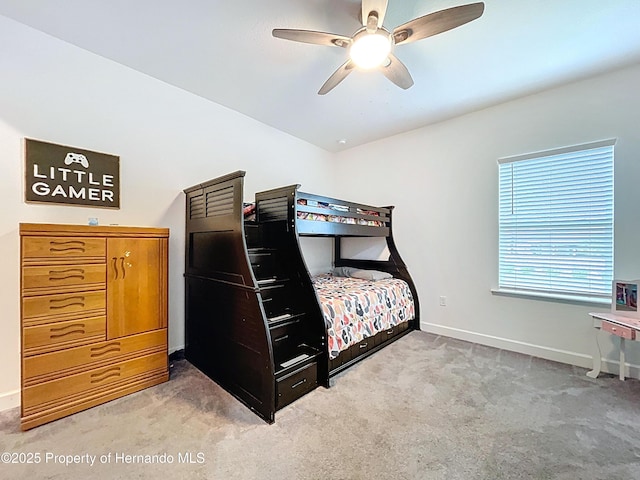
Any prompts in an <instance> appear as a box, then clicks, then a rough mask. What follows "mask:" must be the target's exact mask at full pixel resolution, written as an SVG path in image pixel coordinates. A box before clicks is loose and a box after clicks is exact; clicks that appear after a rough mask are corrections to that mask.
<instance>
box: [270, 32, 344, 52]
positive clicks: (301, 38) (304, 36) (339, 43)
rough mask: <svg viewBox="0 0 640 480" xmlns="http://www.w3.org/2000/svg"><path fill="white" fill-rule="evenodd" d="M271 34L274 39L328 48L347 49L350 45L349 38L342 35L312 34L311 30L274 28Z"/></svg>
mask: <svg viewBox="0 0 640 480" xmlns="http://www.w3.org/2000/svg"><path fill="white" fill-rule="evenodd" d="M271 33H272V34H273V36H274V37H277V38H284V39H285V40H293V41H294V42H303V43H312V44H314V45H328V46H330V47H348V46H349V45H351V37H345V36H344V35H336V34H333V33H325V32H314V31H312V30H294V29H288V28H275V29H274V30H273V32H271Z"/></svg>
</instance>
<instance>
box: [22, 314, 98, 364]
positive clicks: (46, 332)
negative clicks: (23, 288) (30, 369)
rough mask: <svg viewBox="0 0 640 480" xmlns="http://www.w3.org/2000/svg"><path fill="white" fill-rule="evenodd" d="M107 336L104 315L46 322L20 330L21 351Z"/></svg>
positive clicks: (38, 350) (46, 349) (49, 348)
mask: <svg viewBox="0 0 640 480" xmlns="http://www.w3.org/2000/svg"><path fill="white" fill-rule="evenodd" d="M106 338H107V321H106V318H105V317H94V318H86V319H80V320H69V321H66V322H55V323H47V324H44V325H37V326H35V327H25V328H24V330H23V331H22V342H23V353H24V355H33V354H37V353H44V352H50V351H53V350H60V349H61V348H68V347H74V346H76V345H82V344H86V343H88V342H91V341H94V342H100V341H104V340H106Z"/></svg>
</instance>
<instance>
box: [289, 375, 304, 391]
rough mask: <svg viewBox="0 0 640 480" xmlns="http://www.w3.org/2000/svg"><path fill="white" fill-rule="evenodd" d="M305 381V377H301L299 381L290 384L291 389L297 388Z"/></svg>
mask: <svg viewBox="0 0 640 480" xmlns="http://www.w3.org/2000/svg"><path fill="white" fill-rule="evenodd" d="M305 383H307V379H306V378H303V379H302V380H300V381H299V382H296V383H294V384H293V385H291V390H293V389H294V388H298V387H299V386H300V385H304V384H305Z"/></svg>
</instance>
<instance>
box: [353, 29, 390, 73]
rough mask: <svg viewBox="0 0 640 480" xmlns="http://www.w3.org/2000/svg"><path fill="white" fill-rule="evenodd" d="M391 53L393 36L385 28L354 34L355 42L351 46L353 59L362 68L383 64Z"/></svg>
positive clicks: (366, 68)
mask: <svg viewBox="0 0 640 480" xmlns="http://www.w3.org/2000/svg"><path fill="white" fill-rule="evenodd" d="M389 53H391V36H390V35H389V34H388V33H387V32H385V31H384V30H378V31H377V32H376V33H367V32H366V31H363V32H362V33H361V34H359V35H357V36H354V38H353V43H352V44H351V47H350V48H349V56H350V57H351V60H353V62H354V63H355V64H356V65H357V66H358V67H359V68H362V69H365V70H368V69H371V68H375V67H379V66H380V65H383V64H384V63H385V62H386V61H387V59H388V57H389Z"/></svg>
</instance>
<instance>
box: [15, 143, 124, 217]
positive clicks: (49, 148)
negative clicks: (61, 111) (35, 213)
mask: <svg viewBox="0 0 640 480" xmlns="http://www.w3.org/2000/svg"><path fill="white" fill-rule="evenodd" d="M25 142H26V145H25V161H26V169H25V177H26V182H25V201H27V202H37V203H56V204H65V205H85V206H91V207H100V208H120V157H117V156H115V155H108V154H106V153H97V152H92V151H90V150H83V149H81V148H76V147H67V146H64V145H56V144H53V143H46V142H40V141H38V140H31V139H29V138H27V139H25Z"/></svg>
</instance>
